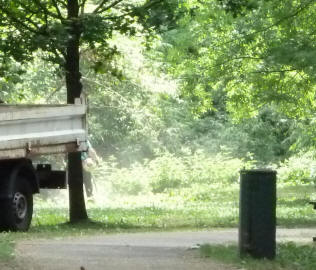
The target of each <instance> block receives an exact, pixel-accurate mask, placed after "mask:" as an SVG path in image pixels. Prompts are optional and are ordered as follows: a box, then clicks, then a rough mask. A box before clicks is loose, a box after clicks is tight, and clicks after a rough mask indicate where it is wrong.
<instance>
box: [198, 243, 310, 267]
mask: <svg viewBox="0 0 316 270" xmlns="http://www.w3.org/2000/svg"><path fill="white" fill-rule="evenodd" d="M200 254H201V256H202V257H204V258H210V259H212V260H216V261H218V262H221V263H225V264H230V265H234V266H236V267H238V268H241V269H247V270H315V269H316V246H314V245H297V244H295V243H293V242H289V243H282V244H278V245H277V255H276V259H275V260H266V259H260V260H259V259H253V258H250V257H243V258H240V257H239V253H238V248H237V247H236V246H233V245H228V246H225V245H207V244H206V245H202V246H201V247H200Z"/></svg>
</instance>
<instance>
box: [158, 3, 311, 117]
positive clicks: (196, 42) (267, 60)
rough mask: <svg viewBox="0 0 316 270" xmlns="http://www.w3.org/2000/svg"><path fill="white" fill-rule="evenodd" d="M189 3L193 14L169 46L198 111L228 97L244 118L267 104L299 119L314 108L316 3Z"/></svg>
mask: <svg viewBox="0 0 316 270" xmlns="http://www.w3.org/2000/svg"><path fill="white" fill-rule="evenodd" d="M187 7H188V9H190V10H191V12H190V13H189V15H187V16H185V17H183V18H182V20H181V22H180V24H179V25H180V27H179V28H178V29H175V30H172V31H171V32H169V33H168V34H167V35H165V38H164V39H163V42H164V43H163V46H162V47H161V48H162V50H163V51H164V57H165V60H167V62H168V64H169V66H168V68H169V70H171V72H173V73H174V74H175V76H176V77H179V78H180V80H181V82H182V85H183V89H184V92H183V93H184V94H185V95H187V96H189V97H190V98H191V100H192V102H193V103H194V104H195V106H196V108H197V109H198V111H202V112H203V111H205V110H207V108H210V107H211V106H212V105H214V103H213V104H212V102H206V100H210V99H213V102H214V101H215V103H216V98H218V96H222V97H224V99H225V100H226V104H227V108H228V110H229V111H230V112H233V113H234V115H235V116H237V117H238V118H242V117H251V116H254V115H256V114H257V113H258V110H260V108H262V107H264V106H266V105H267V104H270V105H273V106H275V107H277V108H278V109H280V110H282V111H283V112H285V113H286V114H288V115H290V116H293V117H305V116H310V115H311V114H313V113H314V111H315V106H316V104H315V98H314V97H315V72H314V70H315V61H314V58H315V53H316V50H315V39H316V36H315V31H314V27H313V21H314V19H315V16H316V14H315V2H314V1H309V0H299V1H291V0H282V1H277V2H276V1H216V0H213V1H188V4H187ZM215 105H216V104H215Z"/></svg>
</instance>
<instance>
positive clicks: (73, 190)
mask: <svg viewBox="0 0 316 270" xmlns="http://www.w3.org/2000/svg"><path fill="white" fill-rule="evenodd" d="M173 2H176V3H177V1H176V0H175V1H172V0H169V1H163V0H144V1H137V0H133V1H131V0H34V1H27V0H9V1H8V0H0V16H1V21H0V59H1V60H2V61H1V63H0V65H1V67H2V68H5V66H6V63H7V62H8V61H10V58H11V57H12V58H13V59H15V61H18V62H21V63H23V62H25V61H28V60H30V59H31V58H32V55H33V53H34V52H35V51H37V50H39V49H40V50H41V51H42V52H45V54H44V57H45V59H46V60H48V61H52V62H54V63H58V64H59V65H60V67H61V68H62V69H63V70H64V71H65V78H66V87H67V102H68V103H73V102H74V100H75V98H76V97H80V95H81V92H82V84H81V81H80V78H81V73H80V49H81V48H84V49H91V50H93V51H94V53H95V54H97V55H99V56H100V58H101V59H102V56H106V55H108V54H109V53H112V52H114V51H115V49H113V48H111V47H110V45H109V43H108V39H109V38H110V37H111V36H112V33H113V32H115V31H120V32H121V33H124V34H135V33H136V32H137V31H138V30H139V29H140V28H141V27H139V24H138V22H142V24H143V25H144V26H145V27H147V28H148V29H150V28H153V27H155V26H158V27H159V25H154V24H155V23H157V22H158V23H160V24H161V23H162V22H159V20H152V19H153V18H158V17H159V16H161V14H157V12H156V10H157V9H159V10H167V11H168V15H167V19H170V20H171V19H173V15H172V13H170V4H171V3H173ZM170 14H171V15H170ZM148 18H150V19H151V20H148ZM141 30H142V31H146V29H145V28H144V27H143V28H142V29H141ZM100 63H102V60H99V61H98V62H97V63H96V64H100ZM68 169H69V198H70V221H71V222H76V221H79V220H84V219H87V212H86V208H85V203H84V196H83V179H82V178H83V176H82V163H81V155H80V153H70V154H69V155H68Z"/></svg>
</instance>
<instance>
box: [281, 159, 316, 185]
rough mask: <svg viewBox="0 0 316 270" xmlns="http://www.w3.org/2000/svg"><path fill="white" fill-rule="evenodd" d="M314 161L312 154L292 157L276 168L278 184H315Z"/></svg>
mask: <svg viewBox="0 0 316 270" xmlns="http://www.w3.org/2000/svg"><path fill="white" fill-rule="evenodd" d="M314 170H315V161H314V159H313V154H312V153H304V154H300V155H296V156H293V157H291V158H289V159H287V160H286V161H285V162H283V163H282V164H281V165H280V167H279V168H278V182H279V183H286V184H289V185H304V184H313V183H315V177H316V173H315V172H313V171H314Z"/></svg>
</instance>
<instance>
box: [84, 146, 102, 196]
mask: <svg viewBox="0 0 316 270" xmlns="http://www.w3.org/2000/svg"><path fill="white" fill-rule="evenodd" d="M81 160H82V165H83V166H82V169H83V170H82V173H83V184H84V187H85V190H86V195H87V198H88V200H90V199H92V198H93V192H94V187H95V184H94V182H93V179H92V173H91V171H90V169H91V168H92V167H93V166H95V165H96V164H99V163H100V158H99V157H98V155H97V153H96V151H95V150H94V148H93V147H92V145H91V143H90V142H89V141H87V151H86V152H82V153H81Z"/></svg>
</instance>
